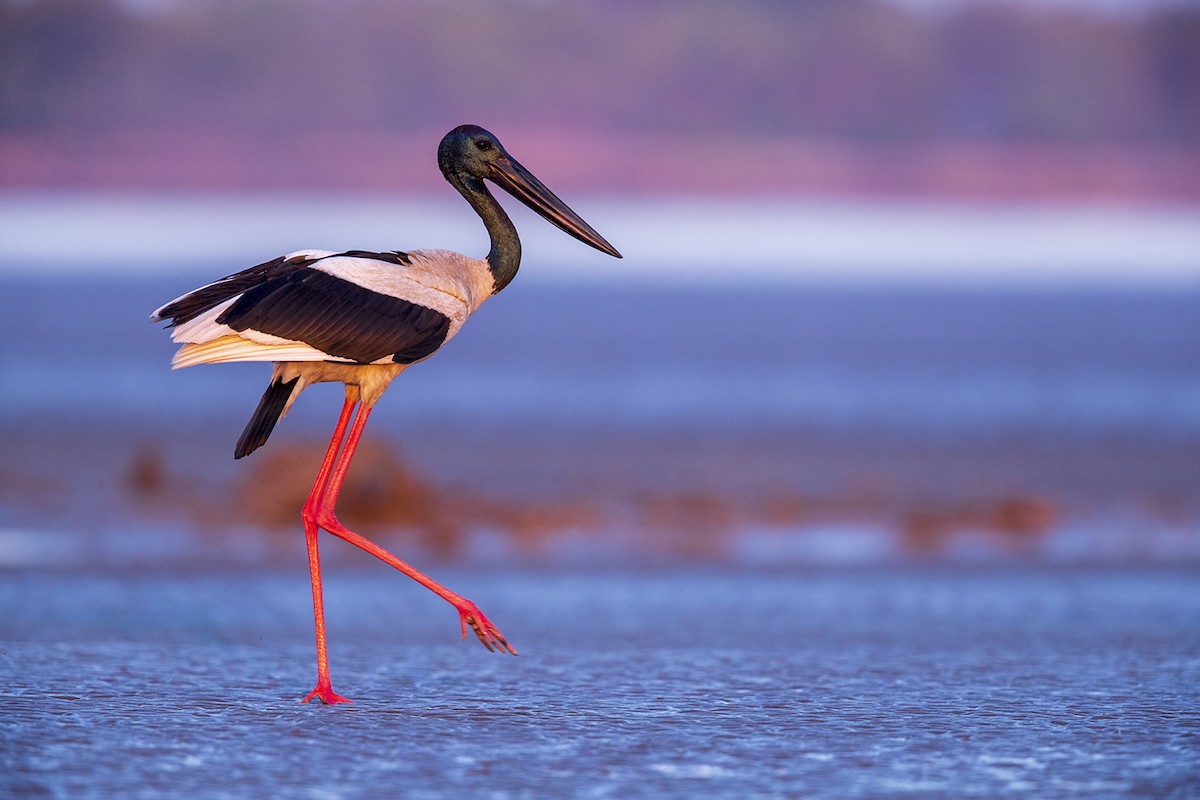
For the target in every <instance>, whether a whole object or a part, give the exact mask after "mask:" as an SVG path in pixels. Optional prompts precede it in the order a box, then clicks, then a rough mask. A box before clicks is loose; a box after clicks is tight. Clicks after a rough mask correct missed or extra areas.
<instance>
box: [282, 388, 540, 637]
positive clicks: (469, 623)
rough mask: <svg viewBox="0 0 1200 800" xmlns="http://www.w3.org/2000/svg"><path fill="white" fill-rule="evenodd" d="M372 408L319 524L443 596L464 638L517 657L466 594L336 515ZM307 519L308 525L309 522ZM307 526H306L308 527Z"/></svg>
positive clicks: (351, 439)
mask: <svg viewBox="0 0 1200 800" xmlns="http://www.w3.org/2000/svg"><path fill="white" fill-rule="evenodd" d="M343 414H345V412H343ZM370 414H371V409H370V407H369V406H362V407H361V408H360V409H359V410H358V415H357V416H356V417H355V418H354V425H353V426H352V427H351V428H350V435H349V436H348V437H347V439H346V446H345V448H344V449H343V450H342V454H341V456H340V457H339V458H338V461H337V466H336V467H334V469H333V473H332V474H331V475H330V476H329V482H328V484H327V486H326V487H325V491H324V493H322V494H321V496H320V498H319V499H318V501H317V507H316V524H317V525H319V526H320V527H322V528H324V529H325V530H327V531H329V532H330V533H332V534H333V535H334V536H338V537H340V538H342V539H345V540H346V541H347V542H349V543H350V544H352V545H354V546H355V547H358V548H360V549H362V550H365V551H366V552H368V553H370V554H371V555H373V556H375V557H376V558H378V559H379V560H380V561H383V562H384V563H385V564H389V565H390V566H392V567H394V568H396V569H398V570H400V571H401V572H403V573H404V574H405V575H407V576H408V577H410V578H412V579H413V580H415V581H416V582H417V583H419V584H421V585H422V586H424V587H425V588H427V589H429V590H430V591H432V592H433V593H434V594H436V595H437V596H438V597H441V598H442V599H443V600H445V601H446V602H448V603H450V604H451V605H452V606H454V607H455V609H457V610H458V616H459V622H460V623H461V624H462V634H463V638H464V639H465V638H467V628H468V627H469V628H471V630H473V631H475V635H476V636H478V637H479V641H481V642H483V646H484V647H486V648H487V649H488V650H501V651H505V652H508V653H512V654H513V655H514V656H515V655H516V654H517V651H516V650H514V649H513V647H512V645H510V644H509V643H508V641H507V640H506V639H505V638H504V636H503V634H501V633H500V631H499V629H498V628H496V626H495V625H493V624H492V622H491V620H489V619H488V618H487V617H486V616H485V615H484V613H483V612H482V611H480V610H479V607H478V606H477V605H475V604H474V603H472V602H471V601H470V600H468V599H466V598H465V597H463V596H461V595H458V594H455V593H454V592H452V591H450V590H449V589H447V588H446V587H445V586H442V585H441V584H440V583H438V582H437V581H435V580H433V579H432V578H430V577H429V576H428V575H425V574H424V573H422V572H420V571H419V570H417V569H416V568H414V567H412V566H410V565H409V564H407V563H405V562H404V561H401V560H400V559H399V558H397V557H396V556H394V555H392V554H391V553H389V552H388V551H387V550H384V549H383V548H382V547H380V546H379V545H377V544H375V543H374V542H372V541H370V540H369V539H365V538H363V537H362V536H359V535H358V534H357V533H355V532H354V531H352V530H350V529H349V528H347V527H346V526H345V525H343V524H342V523H341V522H339V521H338V519H337V516H336V515H335V514H334V507H335V506H336V505H337V498H338V493H339V492H340V491H341V489H342V483H343V481H345V479H346V472H347V471H348V470H349V468H350V460H351V459H352V458H353V457H354V450H355V448H357V447H358V442H359V440H360V439H361V438H362V432H363V428H365V427H366V424H367V417H368V416H370ZM305 513H306V515H307V514H308V505H307V504H306V505H305ZM305 519H306V523H305V524H306V526H307V524H308V522H307V520H308V517H307V516H306V517H305ZM306 529H307V528H306Z"/></svg>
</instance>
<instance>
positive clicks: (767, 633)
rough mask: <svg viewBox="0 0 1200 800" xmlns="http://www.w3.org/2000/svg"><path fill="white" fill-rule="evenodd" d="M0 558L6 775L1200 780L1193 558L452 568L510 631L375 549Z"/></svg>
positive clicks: (114, 785) (615, 793)
mask: <svg viewBox="0 0 1200 800" xmlns="http://www.w3.org/2000/svg"><path fill="white" fill-rule="evenodd" d="M330 573H331V574H330V575H329V577H328V585H327V601H328V605H329V625H330V646H331V660H332V666H333V676H334V687H335V689H337V690H338V691H339V692H341V693H343V694H345V695H348V696H350V697H352V698H354V700H355V703H354V704H353V705H352V706H340V707H331V708H327V707H321V706H314V705H310V706H302V705H300V704H298V703H297V700H298V699H299V697H300V696H302V695H303V694H304V693H305V692H306V691H307V690H308V689H309V688H311V684H310V682H311V681H312V680H313V668H312V653H311V628H310V624H311V618H310V617H309V616H308V612H307V610H306V609H307V604H308V598H307V581H306V577H305V575H304V574H303V571H302V570H301V571H291V570H288V571H284V570H280V571H266V572H250V571H243V572H211V571H199V572H192V573H187V572H182V573H181V572H178V571H150V572H141V573H118V572H113V573H104V574H97V573H88V572H77V571H26V572H22V573H11V574H8V575H6V576H5V580H4V581H3V583H2V584H0V601H2V602H0V606H2V607H3V608H4V609H5V614H4V619H3V621H0V640H2V642H3V644H2V645H0V646H2V652H3V657H2V658H0V679H2V680H3V684H4V686H5V694H6V701H5V713H4V715H3V716H2V717H0V733H2V736H3V754H4V755H3V761H4V769H3V770H2V772H3V776H4V777H3V778H0V781H2V782H3V784H2V785H3V788H4V790H5V793H7V794H10V795H15V796H53V797H108V796H121V797H163V796H179V797H247V796H272V797H387V796H403V797H488V796H494V797H553V796H572V797H590V796H596V797H638V796H646V797H649V796H654V797H660V796H678V797H692V796H697V795H701V796H719V797H778V796H805V797H839V798H842V797H881V796H883V797H886V796H911V797H922V798H928V797H993V796H997V795H1000V794H1002V793H1003V794H1008V795H1017V796H1025V797H1038V798H1041V797H1097V796H1103V797H1146V796H1153V797H1180V798H1182V797H1194V796H1196V794H1197V793H1198V792H1200V768H1197V766H1196V764H1197V760H1196V753H1197V749H1198V747H1200V717H1198V715H1197V713H1196V707H1197V704H1198V702H1200V688H1198V687H1200V647H1198V645H1200V576H1197V575H1196V574H1195V573H1194V572H1185V571H1170V570H1142V571H1130V570H1116V571H1114V570H1103V571H1098V570H1090V571H1089V570H1007V571H998V570H971V569H900V568H892V569H869V570H824V571H761V570H760V571H730V570H705V571H697V570H690V571H677V572H655V571H636V570H632V571H631V570H619V571H618V570H614V571H590V572H587V571H571V570H547V571H504V572H502V573H499V574H485V573H482V572H476V571H461V570H450V571H448V572H446V573H445V574H439V576H438V577H442V578H444V579H446V582H447V583H448V584H449V585H451V586H452V587H454V588H456V589H458V590H461V591H464V592H466V593H467V594H468V595H469V596H471V597H472V598H473V599H475V600H476V601H477V602H479V603H480V605H481V606H482V607H483V608H484V609H485V611H486V612H487V613H488V614H489V615H490V616H491V617H492V619H493V620H494V621H495V622H496V623H497V624H498V625H500V627H501V628H502V630H504V631H505V633H506V634H507V635H508V636H509V638H510V639H511V640H512V641H513V642H514V644H515V645H516V646H517V647H518V649H519V650H520V651H521V656H520V657H519V658H515V659H514V658H510V657H500V656H498V655H491V654H488V653H487V652H485V651H484V650H483V649H482V648H480V647H479V646H478V645H476V644H474V643H461V642H456V641H455V638H456V634H457V631H456V621H455V619H454V614H453V612H452V611H451V610H450V609H448V608H447V607H446V606H445V605H444V604H443V603H442V602H441V601H440V600H437V599H436V598H434V597H433V596H432V595H427V594H426V593H424V592H422V591H420V590H419V589H416V588H415V587H413V586H411V585H406V583H405V582H404V581H403V579H399V578H397V577H396V576H395V575H394V574H392V573H390V572H389V571H387V570H384V569H373V568H368V567H357V568H351V569H345V568H342V567H339V568H338V569H336V570H331V571H330Z"/></svg>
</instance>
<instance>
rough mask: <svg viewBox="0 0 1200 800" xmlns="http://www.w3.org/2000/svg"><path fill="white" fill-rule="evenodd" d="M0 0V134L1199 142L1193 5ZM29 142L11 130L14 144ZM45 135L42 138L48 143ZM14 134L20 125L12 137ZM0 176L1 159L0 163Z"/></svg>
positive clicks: (1174, 145) (855, 0)
mask: <svg viewBox="0 0 1200 800" xmlns="http://www.w3.org/2000/svg"><path fill="white" fill-rule="evenodd" d="M134 7H135V6H133V5H122V4H117V3H114V2H111V0H0V138H4V139H7V140H8V141H9V145H10V148H9V149H10V154H9V156H8V158H7V161H0V167H3V166H4V164H5V163H7V164H12V163H13V156H12V155H11V147H12V145H11V142H12V141H13V140H21V141H26V142H28V141H29V139H30V137H34V139H35V140H39V139H42V138H43V137H45V138H48V139H49V140H52V141H58V142H61V141H68V140H69V141H75V142H76V143H81V142H82V143H83V144H80V147H82V148H83V149H85V150H86V149H87V147H90V146H94V143H95V142H97V141H104V140H105V138H106V137H114V136H117V137H125V139H124V141H126V145H124V146H125V147H126V148H127V149H132V150H137V149H138V145H136V144H129V143H128V142H129V141H130V137H133V141H135V142H136V141H140V140H139V139H138V138H137V137H139V136H141V137H147V140H148V141H162V140H164V139H170V138H171V137H175V138H179V137H218V138H220V137H225V138H226V139H232V140H236V141H242V142H244V141H250V142H255V143H257V146H259V147H260V148H271V147H277V146H279V144H280V143H285V142H288V141H290V140H292V139H294V138H296V137H312V136H323V135H340V134H344V133H346V132H347V131H350V132H352V133H353V134H354V135H355V136H357V137H359V139H360V141H363V140H366V139H367V138H369V137H370V136H375V135H378V136H382V137H387V136H395V135H407V134H412V133H414V132H420V133H422V134H423V135H424V134H426V133H427V132H429V131H437V130H442V129H445V128H446V126H447V125H450V124H454V123H457V122H459V121H464V120H473V121H479V122H486V123H487V124H489V125H495V126H497V127H499V128H501V129H506V130H513V129H520V130H527V131H528V130H532V131H536V130H539V129H542V130H544V129H553V130H556V131H578V132H582V133H587V134H588V135H592V134H611V135H616V136H639V135H646V136H660V137H661V136H680V137H686V138H688V139H697V138H705V137H708V138H711V137H725V138H727V139H736V138H738V137H758V138H760V139H761V138H771V137H778V138H784V137H787V138H796V139H804V140H809V141H829V142H840V143H843V144H850V145H854V146H868V147H874V148H879V147H884V148H887V147H906V146H912V145H920V144H923V143H940V144H944V143H947V142H951V143H953V142H959V143H963V142H965V143H974V144H979V143H1017V144H1036V145H1054V146H1059V145H1062V146H1119V147H1136V148H1151V149H1167V150H1174V151H1178V150H1181V149H1182V150H1189V151H1191V150H1195V149H1196V148H1197V147H1200V9H1197V8H1196V7H1194V6H1193V7H1190V8H1188V7H1174V8H1169V7H1168V8H1160V9H1158V10H1155V11H1153V12H1147V13H1144V14H1136V13H1135V14H1122V15H1118V14H1103V13H1092V12H1088V11H1086V10H1082V9H1078V8H1072V9H1065V10H1064V9H1058V10H1034V9H1032V8H1030V7H1025V6H1018V5H1013V4H995V5H989V4H986V3H974V4H966V5H963V6H955V7H952V9H951V10H948V11H944V12H937V11H929V12H924V13H923V12H919V11H913V10H911V9H910V8H907V7H904V6H900V5H894V4H891V3H888V2H881V1H880V0H818V1H815V2H783V1H782V0H775V1H774V2H772V1H771V0H745V1H744V2H736V3H734V2H727V1H721V0H693V1H691V2H682V1H681V0H641V1H639V2H633V0H585V1H583V2H552V1H550V0H545V1H544V2H536V1H535V0H524V1H521V0H509V1H508V2H502V1H501V0H493V1H492V2H468V1H467V0H440V1H439V0H426V1H425V2H404V3H394V2H386V1H385V0H338V1H337V2H334V1H333V0H291V1H290V2H279V1H278V0H224V1H222V0H187V1H186V2H174V3H173V2H163V3H161V4H160V5H158V6H154V7H152V8H151V9H150V10H131V9H132V8H134ZM28 147H29V145H26V148H27V149H28ZM57 147H58V151H60V155H61V151H62V146H61V145H58V146H57ZM35 149H36V148H35ZM2 178H3V176H0V180H2Z"/></svg>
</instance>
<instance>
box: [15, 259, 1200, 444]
mask: <svg viewBox="0 0 1200 800" xmlns="http://www.w3.org/2000/svg"><path fill="white" fill-rule="evenodd" d="M233 266H236V265H233ZM214 275H215V273H212V272H211V270H210V271H209V272H207V273H206V272H201V271H199V270H197V269H180V271H179V274H178V275H174V276H171V277H163V276H159V275H156V276H153V277H146V276H141V277H138V278H128V277H127V278H119V279H113V280H106V279H104V278H103V277H101V276H86V275H85V276H69V277H58V278H48V279H36V278H28V277H20V276H16V277H9V278H6V279H3V282H2V284H0V336H2V337H3V338H2V339H0V341H3V342H4V345H3V346H2V347H0V376H3V377H2V379H0V414H3V416H4V418H5V419H6V420H9V421H13V420H20V419H31V418H34V417H37V416H39V415H55V414H69V415H70V416H72V417H80V418H92V419H96V418H124V419H128V418H131V417H136V418H139V419H144V420H145V421H146V422H147V423H148V424H161V423H164V422H168V423H171V422H173V423H176V424H178V423H179V422H180V421H181V420H186V419H206V420H207V419H215V418H222V417H233V418H237V419H241V418H243V417H244V416H246V415H247V414H248V413H249V409H250V408H252V405H253V403H254V402H255V401H256V400H257V396H258V394H259V393H260V392H261V387H262V386H263V385H265V382H266V369H265V368H264V367H262V366H261V365H248V366H246V365H232V366H224V367H220V368H212V367H202V368H194V369H189V370H185V371H182V372H177V373H172V372H170V371H169V370H167V369H165V367H166V364H167V363H168V362H169V358H170V354H171V352H172V350H173V348H172V346H171V345H170V343H169V342H168V341H167V337H166V336H165V335H164V334H163V333H161V332H158V331H156V330H155V329H154V328H153V327H152V326H150V325H149V324H148V323H147V322H146V318H147V317H148V315H149V313H150V311H152V310H153V309H154V308H155V307H157V306H158V305H159V304H161V303H163V302H165V301H167V300H169V299H171V298H172V297H175V296H177V295H178V294H181V293H183V292H185V291H187V290H189V289H191V288H193V287H194V286H196V285H198V284H200V283H202V282H204V281H206V280H210V279H212V278H213V277H214ZM393 394H394V395H395V397H392V396H391V395H389V400H388V402H387V403H385V404H383V405H382V406H381V409H383V408H386V407H388V406H392V405H394V406H396V408H397V413H396V414H394V415H392V414H387V415H386V416H387V417H388V422H387V423H384V424H390V425H397V426H398V425H400V424H402V422H401V418H403V420H405V421H407V424H409V425H411V424H412V421H414V420H415V421H417V422H418V423H419V424H420V425H423V426H436V425H453V426H476V427H479V428H485V429H494V428H502V429H503V428H511V429H518V428H520V427H521V426H525V425H528V424H529V423H530V422H536V423H537V425H538V426H540V427H543V428H546V427H548V428H550V429H554V428H562V429H576V430H578V429H613V428H617V429H627V430H632V431H647V430H652V431H664V430H675V431H683V432H693V433H694V432H713V431H729V432H731V433H734V434H737V433H744V432H754V431H758V432H761V431H769V432H787V431H816V432H822V433H825V434H831V435H846V436H864V435H884V436H901V437H903V436H908V437H996V436H1005V435H1009V434H1012V433H1032V434H1037V435H1046V436H1099V437H1129V436H1157V437H1173V438H1180V437H1183V438H1187V439H1200V290H1196V291H1190V290H1178V289H1176V290H1165V289H1158V290H1154V289H1145V290H1139V289H1095V290H1089V289H1086V288H1060V289H1038V290H1033V289H1029V290H1021V289H1013V288H1008V289H1000V290H987V289H982V288H953V287H925V288H921V287H912V286H908V287H905V286H892V287H889V286H866V287H863V286H859V287H841V288H839V287H830V286H819V285H814V286H804V285H799V286H797V285H778V286H761V285H759V286H755V287H749V288H737V287H723V286H713V285H707V286H705V285H693V286H686V285H685V286H679V287H676V286H666V285H657V286H656V285H639V286H636V287H627V288H622V287H615V286H611V285H604V286H600V285H596V286H588V285H586V284H546V283H537V282H533V281H530V282H529V284H528V285H521V284H520V283H519V282H518V283H517V284H514V285H513V287H512V288H510V289H509V290H508V291H506V292H505V293H503V294H502V295H500V296H498V297H496V298H494V299H492V300H490V301H489V302H488V303H487V304H485V306H484V307H483V308H482V309H481V310H480V311H479V312H478V313H477V315H476V316H475V317H473V318H472V319H471V321H470V323H469V324H468V325H467V326H466V327H465V328H464V330H463V332H462V333H461V334H460V335H459V337H458V338H456V339H454V340H453V341H452V342H451V343H449V344H448V345H447V346H446V347H445V348H444V349H443V350H442V351H440V352H439V353H438V354H437V356H436V358H435V359H433V360H431V361H430V362H428V363H425V364H420V365H417V366H416V367H414V368H413V369H412V370H410V371H409V372H408V373H407V374H406V375H405V376H404V377H403V378H402V379H401V381H400V382H399V383H398V384H397V385H396V387H395V388H394V389H393ZM303 405H306V404H302V406H303ZM333 405H335V406H336V401H333ZM334 413H335V412H334V411H333V410H329V409H326V410H325V411H324V412H323V413H321V414H320V415H318V416H317V418H318V419H319V420H321V421H322V422H321V427H327V425H328V422H327V421H328V420H329V419H330V417H331V416H333V415H334ZM374 424H379V423H374Z"/></svg>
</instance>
